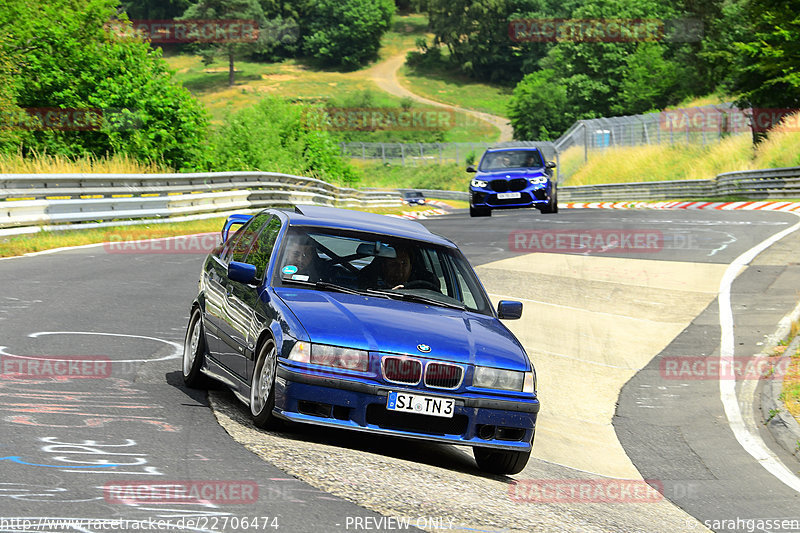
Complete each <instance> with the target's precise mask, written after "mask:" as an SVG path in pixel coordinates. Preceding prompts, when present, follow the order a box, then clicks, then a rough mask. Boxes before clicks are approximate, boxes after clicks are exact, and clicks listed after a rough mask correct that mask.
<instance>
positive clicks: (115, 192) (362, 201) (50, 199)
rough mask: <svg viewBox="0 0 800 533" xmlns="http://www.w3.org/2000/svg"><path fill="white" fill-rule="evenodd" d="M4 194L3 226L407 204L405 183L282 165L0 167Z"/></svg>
mask: <svg viewBox="0 0 800 533" xmlns="http://www.w3.org/2000/svg"><path fill="white" fill-rule="evenodd" d="M0 200H5V201H0V228H21V227H32V226H50V225H54V224H69V223H78V222H99V223H101V224H100V225H108V224H103V223H107V222H110V221H113V220H126V219H148V220H149V219H164V218H171V217H184V218H186V217H187V216H200V215H206V214H209V213H219V214H220V216H223V215H224V214H225V213H227V212H229V211H233V210H247V209H257V208H265V207H288V206H292V205H327V206H332V207H393V206H399V205H401V197H400V193H399V192H397V191H361V190H358V189H351V188H345V187H337V186H335V185H331V184H330V183H326V182H324V181H321V180H317V179H313V178H305V177H301V176H292V175H290V174H278V173H274V172H223V173H198V174H152V175H144V174H54V175H49V174H5V175H0ZM55 228H60V227H59V226H55ZM47 229H54V227H48V228H47ZM6 233H9V232H6Z"/></svg>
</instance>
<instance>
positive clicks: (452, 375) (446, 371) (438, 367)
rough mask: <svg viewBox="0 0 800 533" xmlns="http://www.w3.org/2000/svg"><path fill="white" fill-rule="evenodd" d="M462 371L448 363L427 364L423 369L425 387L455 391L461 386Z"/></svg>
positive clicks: (460, 368)
mask: <svg viewBox="0 0 800 533" xmlns="http://www.w3.org/2000/svg"><path fill="white" fill-rule="evenodd" d="M463 376H464V369H463V368H462V367H460V366H458V365H451V364H448V363H428V365H427V366H426V367H425V385H426V386H428V387H431V388H434V389H457V388H458V386H459V385H461V379H462V378H463Z"/></svg>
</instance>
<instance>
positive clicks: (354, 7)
mask: <svg viewBox="0 0 800 533" xmlns="http://www.w3.org/2000/svg"><path fill="white" fill-rule="evenodd" d="M393 14H394V2H393V1H392V0H316V2H315V3H314V9H313V10H312V11H311V13H310V14H309V15H308V18H307V20H306V26H307V31H306V34H305V38H304V41H303V50H304V51H305V52H306V53H307V54H308V55H310V56H311V57H313V58H314V59H316V60H317V61H318V62H319V63H320V64H322V65H325V66H341V67H344V68H346V69H355V68H358V67H359V66H361V65H363V64H365V63H366V62H368V61H370V60H372V59H375V58H376V57H378V49H379V48H380V44H381V37H382V36H383V34H384V33H386V32H387V31H388V30H389V28H390V27H391V23H392V15H393Z"/></svg>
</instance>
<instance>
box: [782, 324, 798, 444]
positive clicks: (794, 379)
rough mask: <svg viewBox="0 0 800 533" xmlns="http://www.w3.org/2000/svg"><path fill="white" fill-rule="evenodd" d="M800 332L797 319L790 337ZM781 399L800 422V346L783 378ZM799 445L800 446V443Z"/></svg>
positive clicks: (792, 355)
mask: <svg viewBox="0 0 800 533" xmlns="http://www.w3.org/2000/svg"><path fill="white" fill-rule="evenodd" d="M798 334H800V321H795V322H793V323H792V329H791V332H790V333H789V338H790V339H791V338H794V337H796V336H797V335H798ZM781 399H782V400H783V403H784V405H786V409H787V410H788V411H789V412H790V413H791V414H792V416H793V417H794V418H795V419H796V420H797V421H798V422H800V348H798V349H797V350H795V353H793V354H791V359H790V362H789V366H788V368H787V369H786V376H784V378H783V391H782V393H781ZM798 445H799V446H800V444H798Z"/></svg>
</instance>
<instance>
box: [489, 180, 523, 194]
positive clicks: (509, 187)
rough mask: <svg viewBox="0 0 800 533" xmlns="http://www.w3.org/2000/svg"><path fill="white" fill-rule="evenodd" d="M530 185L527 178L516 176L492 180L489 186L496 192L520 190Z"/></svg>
mask: <svg viewBox="0 0 800 533" xmlns="http://www.w3.org/2000/svg"><path fill="white" fill-rule="evenodd" d="M527 186H528V180H526V179H525V178H514V179H511V180H492V181H490V182H489V188H490V189H492V190H493V191H494V192H508V191H511V192H519V191H521V190H523V189H524V188H525V187H527Z"/></svg>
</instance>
